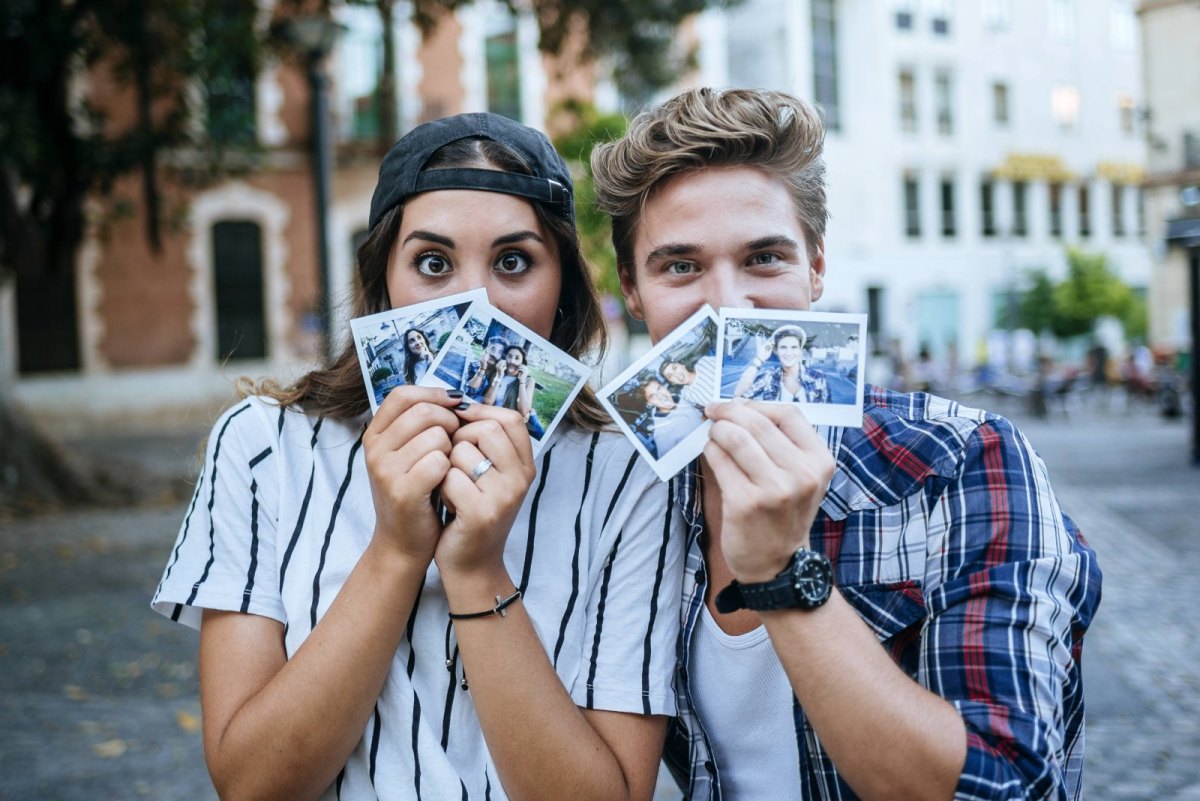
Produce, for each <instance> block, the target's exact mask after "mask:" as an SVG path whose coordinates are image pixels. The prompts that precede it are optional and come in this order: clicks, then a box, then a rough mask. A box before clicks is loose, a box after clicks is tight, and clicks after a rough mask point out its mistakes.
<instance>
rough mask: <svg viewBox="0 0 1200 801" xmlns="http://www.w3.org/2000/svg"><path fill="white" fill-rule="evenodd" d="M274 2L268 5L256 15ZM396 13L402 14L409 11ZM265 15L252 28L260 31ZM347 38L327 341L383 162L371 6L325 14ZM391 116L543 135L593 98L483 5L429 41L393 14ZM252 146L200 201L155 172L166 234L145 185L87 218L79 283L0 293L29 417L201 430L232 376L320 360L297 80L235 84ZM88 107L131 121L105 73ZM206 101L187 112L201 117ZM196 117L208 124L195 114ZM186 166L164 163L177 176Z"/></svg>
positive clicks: (2, 346)
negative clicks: (193, 424) (168, 423)
mask: <svg viewBox="0 0 1200 801" xmlns="http://www.w3.org/2000/svg"><path fill="white" fill-rule="evenodd" d="M270 5H273V4H270V3H266V4H264V3H260V8H262V7H264V6H266V7H267V8H269V6H270ZM400 8H403V6H402V5H401V6H400ZM270 16H271V13H270V11H269V10H263V11H261V13H260V17H262V19H261V23H262V25H263V27H264V30H265V26H266V25H267V24H269V23H270ZM334 16H335V18H336V19H337V20H338V21H339V22H340V23H342V25H344V26H345V29H344V31H343V33H342V35H341V36H340V38H339V40H338V43H337V45H336V47H335V49H334V51H333V52H332V54H331V55H330V57H329V58H328V60H327V62H326V73H327V74H328V76H329V79H330V93H329V95H330V124H331V129H332V140H333V143H334V144H333V150H334V151H335V156H334V168H333V175H332V181H331V184H332V185H331V188H330V193H329V203H328V215H327V217H326V219H327V230H328V237H329V240H328V241H329V275H328V281H329V285H330V287H331V289H332V292H331V297H332V299H333V305H334V308H333V313H332V320H333V325H332V331H333V333H334V337H335V339H336V338H340V337H343V336H344V334H343V331H344V330H345V329H346V319H347V314H346V308H345V300H346V298H347V296H348V292H349V290H350V288H351V286H352V282H353V280H354V277H353V276H354V266H353V265H354V255H353V254H354V251H355V249H356V247H357V244H358V243H359V242H360V241H361V238H362V237H363V236H364V234H365V228H366V224H367V216H368V209H369V205H370V198H371V192H372V190H373V189H374V185H375V179H376V174H377V170H378V165H379V160H380V156H381V155H382V149H383V148H381V143H380V132H381V130H382V128H381V120H380V111H379V103H378V102H377V100H376V87H377V84H378V81H379V77H380V74H381V70H382V63H383V36H384V32H383V29H382V25H381V23H380V20H379V16H378V14H377V12H376V11H375V10H374V9H373V8H371V7H352V6H344V5H335V8H334ZM397 16H398V19H397V22H396V23H395V25H394V30H392V31H391V32H390V33H389V35H390V36H391V37H392V42H393V43H394V46H395V50H396V54H397V69H396V73H397V95H398V100H399V102H398V106H399V108H398V115H397V116H398V119H397V120H396V123H397V126H396V129H397V130H398V131H399V132H401V133H403V132H404V131H406V130H408V129H410V128H411V127H413V126H414V125H416V124H417V123H419V122H421V121H424V120H427V119H433V118H436V117H440V116H444V115H448V114H455V113H458V112H463V111H482V110H492V111H496V112H499V113H502V114H505V115H507V116H511V117H514V118H517V119H519V120H520V121H522V122H524V123H526V124H529V125H532V126H534V127H538V128H543V129H545V128H546V127H547V124H548V116H550V115H551V114H552V110H553V109H554V107H555V105H556V104H557V103H558V102H559V101H560V100H562V99H564V98H566V97H577V98H580V99H583V100H588V99H590V97H591V93H592V91H593V85H594V83H595V81H594V80H593V77H592V72H591V70H590V68H587V67H586V66H580V65H579V64H578V63H577V60H578V59H577V54H576V53H575V52H574V51H572V50H571V49H570V48H567V52H566V53H565V54H564V55H563V56H561V57H558V58H547V57H544V56H543V55H542V54H541V53H540V52H539V51H538V49H537V46H536V44H537V26H536V23H535V21H534V20H533V19H532V17H528V16H525V17H515V18H514V17H513V16H511V15H510V14H509V13H508V11H507V10H506V9H505V8H504V7H503V6H502V5H501V4H499V3H496V2H490V0H489V1H488V2H482V1H481V2H477V3H475V4H473V5H471V6H468V7H467V8H465V9H463V10H462V11H460V12H459V13H458V14H457V15H453V16H451V15H447V16H446V17H444V18H443V19H442V20H441V21H440V22H439V23H438V24H437V26H436V27H435V29H434V30H433V31H432V32H431V33H430V34H429V35H428V36H425V37H423V36H422V35H421V33H420V32H419V31H418V30H417V29H416V27H415V26H413V25H412V24H411V23H410V22H409V20H408V19H407V18H405V17H403V16H401V15H400V14H399V12H398V14H397ZM244 80H245V87H246V88H245V93H244V100H245V102H246V103H248V104H249V105H250V107H251V110H252V117H251V118H252V119H253V126H252V127H253V130H252V131H250V132H249V136H251V137H253V142H254V143H255V144H257V145H258V147H259V148H260V151H261V153H262V155H261V158H260V159H259V162H258V163H257V165H256V166H255V167H254V169H252V170H251V171H249V172H247V173H245V174H244V175H242V176H240V177H238V178H236V179H228V180H222V181H219V182H217V183H212V184H209V185H206V186H203V187H199V188H197V187H194V186H188V185H184V184H182V183H180V182H178V181H173V180H172V178H171V177H170V176H171V175H174V174H175V173H174V172H172V171H171V170H170V169H168V170H166V171H165V172H164V176H167V177H166V178H165V180H164V185H163V190H164V194H165V197H166V202H165V204H164V208H165V212H166V213H165V214H164V218H165V219H166V220H167V223H166V224H165V225H164V236H163V243H162V245H163V246H162V248H161V251H159V252H154V251H153V250H151V248H150V247H149V245H148V244H147V242H146V238H145V236H144V233H143V231H144V226H145V220H144V216H143V215H144V209H143V208H142V206H141V204H142V194H141V191H140V184H139V179H138V178H137V177H130V178H128V179H126V180H125V181H122V182H121V183H119V184H118V185H117V186H116V187H115V188H114V191H113V192H112V194H111V195H110V196H108V197H106V198H103V199H101V198H97V199H96V200H95V201H94V202H93V203H91V204H90V207H89V215H90V218H91V219H92V221H93V224H92V225H91V226H90V232H89V235H88V238H87V241H86V243H85V245H84V247H83V248H81V250H80V252H79V256H78V259H77V263H76V268H75V272H74V274H73V275H71V276H67V277H66V278H65V279H64V280H62V281H59V282H57V284H56V285H54V286H50V287H33V288H31V287H30V286H29V285H28V284H26V285H24V286H22V285H20V284H16V285H14V283H12V282H10V283H9V284H7V285H6V286H4V287H0V381H3V382H4V383H5V384H8V385H9V386H10V387H11V388H12V389H13V390H14V395H15V397H16V398H17V400H18V402H20V403H21V404H22V405H23V406H24V407H26V408H27V409H28V410H29V411H31V412H33V413H34V414H35V415H37V416H38V417H40V418H42V419H43V420H45V421H47V422H50V423H52V424H54V425H59V426H72V427H84V426H91V425H96V424H97V423H101V424H106V425H131V426H136V425H139V424H141V423H151V422H153V423H157V422H161V421H162V420H164V419H178V418H179V417H180V416H181V415H183V414H189V415H191V416H192V418H193V419H197V420H206V419H211V415H212V412H213V410H215V409H217V408H219V407H220V406H221V405H223V404H225V403H227V402H228V401H229V399H230V398H231V396H232V392H233V388H232V381H233V379H235V378H237V377H238V376H242V375H247V376H251V377H262V376H268V375H270V376H275V377H283V378H287V377H289V376H295V375H298V374H300V373H301V372H303V371H304V370H306V369H308V368H309V367H311V366H312V365H313V364H314V363H315V362H316V360H317V359H318V358H319V353H320V343H321V334H320V326H319V323H318V319H319V318H318V316H317V311H318V308H319V291H318V288H319V287H320V285H321V278H320V260H319V259H318V258H317V229H316V223H315V220H316V208H315V188H314V173H313V168H312V143H313V138H312V130H311V123H310V106H309V103H310V91H309V83H308V80H307V78H306V73H305V70H304V69H303V67H302V66H298V65H296V64H295V63H293V62H290V61H277V62H269V63H267V64H265V65H264V67H263V68H262V69H261V70H260V71H259V72H258V73H257V74H256V75H247V76H244ZM78 81H79V86H80V91H81V92H86V93H87V94H88V95H89V96H90V97H91V98H93V99H94V100H95V101H96V102H99V103H101V104H103V105H104V106H105V107H107V108H109V109H111V110H112V111H113V112H114V113H113V114H112V115H111V117H110V119H109V122H108V124H109V125H111V126H114V127H115V128H118V129H119V128H120V127H121V126H128V125H131V124H133V117H132V114H131V113H128V114H127V113H125V111H126V110H127V109H131V108H132V102H131V98H130V97H128V96H123V95H121V94H120V92H119V91H118V90H117V89H115V88H114V84H113V82H112V81H111V78H110V76H108V75H106V74H105V72H104V71H103V70H102V69H97V70H94V71H92V72H90V73H88V74H85V75H80V76H78ZM208 91H209V90H208V88H206V87H196V88H195V91H194V92H193V93H191V96H190V97H188V98H187V102H194V103H199V104H204V103H205V102H206V97H210V96H211V94H206V92H208ZM197 116H198V117H199V118H200V119H205V118H206V117H205V114H204V113H201V114H198V115H197ZM187 158H188V154H186V153H177V154H171V156H170V157H169V160H172V161H173V162H174V163H176V164H178V163H183V162H184V161H186V159H187Z"/></svg>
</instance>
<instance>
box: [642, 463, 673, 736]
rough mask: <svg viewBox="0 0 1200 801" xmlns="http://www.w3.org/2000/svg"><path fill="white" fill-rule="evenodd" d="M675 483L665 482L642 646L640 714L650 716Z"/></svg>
mask: <svg viewBox="0 0 1200 801" xmlns="http://www.w3.org/2000/svg"><path fill="white" fill-rule="evenodd" d="M674 506H675V482H673V481H671V482H667V513H666V515H665V516H664V518H663V536H662V545H661V546H660V547H659V549H658V568H657V569H656V570H655V572H654V591H653V593H652V594H651V595H650V622H649V623H648V624H647V625H646V639H645V642H644V643H643V644H642V713H643V714H646V715H649V714H650V651H651V640H652V637H651V635H652V634H653V633H654V619H655V618H656V617H658V590H659V588H660V587H661V586H662V579H663V570H664V569H665V567H666V564H667V544H668V543H669V542H670V541H671V514H672V513H673V512H674V511H675V509H674V508H673V507H674Z"/></svg>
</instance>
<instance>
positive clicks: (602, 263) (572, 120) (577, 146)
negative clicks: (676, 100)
mask: <svg viewBox="0 0 1200 801" xmlns="http://www.w3.org/2000/svg"><path fill="white" fill-rule="evenodd" d="M555 116H556V118H557V119H558V120H560V121H565V122H566V124H565V125H564V131H563V133H561V134H559V135H558V136H556V137H554V147H555V148H557V149H558V152H559V153H561V154H562V155H563V157H564V158H565V159H566V160H567V162H568V163H569V164H570V165H571V172H572V174H573V176H574V178H575V223H576V226H577V227H578V229H579V240H580V243H581V245H582V246H583V253H584V256H586V257H587V260H588V263H590V264H591V265H592V268H593V270H594V271H595V276H596V285H597V286H598V287H599V289H600V291H601V292H602V293H605V294H608V295H612V296H613V297H620V295H621V286H620V282H619V281H618V280H617V257H616V254H615V253H614V252H613V249H612V244H611V242H612V225H611V224H610V223H609V220H608V215H607V214H605V213H604V212H602V211H600V209H598V208H597V207H596V185H595V182H594V181H593V180H592V167H591V156H592V149H593V148H594V147H595V146H596V145H598V144H600V143H602V142H611V141H613V140H615V139H620V138H621V137H622V136H623V135H624V134H625V127H626V121H625V118H624V117H623V116H621V115H620V114H601V113H599V112H598V111H597V110H596V107H595V106H593V105H591V104H590V103H580V102H578V101H567V102H566V103H563V104H562V105H561V106H560V107H559V108H558V109H557V113H556V115H555Z"/></svg>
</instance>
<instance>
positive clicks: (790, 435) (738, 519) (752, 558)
mask: <svg viewBox="0 0 1200 801" xmlns="http://www.w3.org/2000/svg"><path fill="white" fill-rule="evenodd" d="M706 411H707V413H708V417H709V419H711V420H712V421H713V426H712V430H711V432H710V434H709V441H708V444H707V445H705V446H704V457H705V459H706V460H707V462H708V466H709V467H710V468H711V470H712V475H713V477H714V478H715V479H716V481H717V485H718V486H719V487H720V490H721V549H722V551H723V553H724V555H725V561H726V562H727V563H728V564H729V568H730V570H732V571H733V575H734V577H736V578H737V579H738V581H742V582H756V581H768V580H770V579H772V578H774V577H775V576H776V575H777V574H778V573H779V571H780V570H781V569H783V567H784V566H785V565H786V564H787V562H788V560H789V559H790V558H791V556H792V554H793V553H795V552H796V550H797V549H799V548H802V547H807V546H808V544H809V529H811V528H812V524H813V520H814V519H816V516H817V511H818V509H820V506H821V501H822V500H823V499H824V497H825V491H826V489H828V487H829V480H830V479H831V478H832V477H833V469H834V461H833V456H832V455H831V454H830V453H829V449H828V448H827V447H826V446H825V442H824V441H823V440H822V439H821V438H820V437H819V436H817V433H816V431H814V430H813V427H812V425H810V424H809V422H808V420H806V419H805V417H804V415H803V413H801V412H800V410H799V409H798V408H796V407H795V406H791V405H787V406H783V405H775V404H769V403H758V402H754V401H744V400H735V401H731V402H729V403H712V404H709V406H708V408H707V410H706Z"/></svg>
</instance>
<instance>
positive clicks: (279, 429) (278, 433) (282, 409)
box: [275, 406, 287, 436]
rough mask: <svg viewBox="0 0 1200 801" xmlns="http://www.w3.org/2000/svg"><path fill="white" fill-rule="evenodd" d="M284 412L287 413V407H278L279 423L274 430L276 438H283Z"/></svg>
mask: <svg viewBox="0 0 1200 801" xmlns="http://www.w3.org/2000/svg"><path fill="white" fill-rule="evenodd" d="M285 412H287V407H286V406H280V407H279V423H278V424H277V426H278V427H277V428H276V429H275V435H276V436H283V415H284V413H285Z"/></svg>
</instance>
